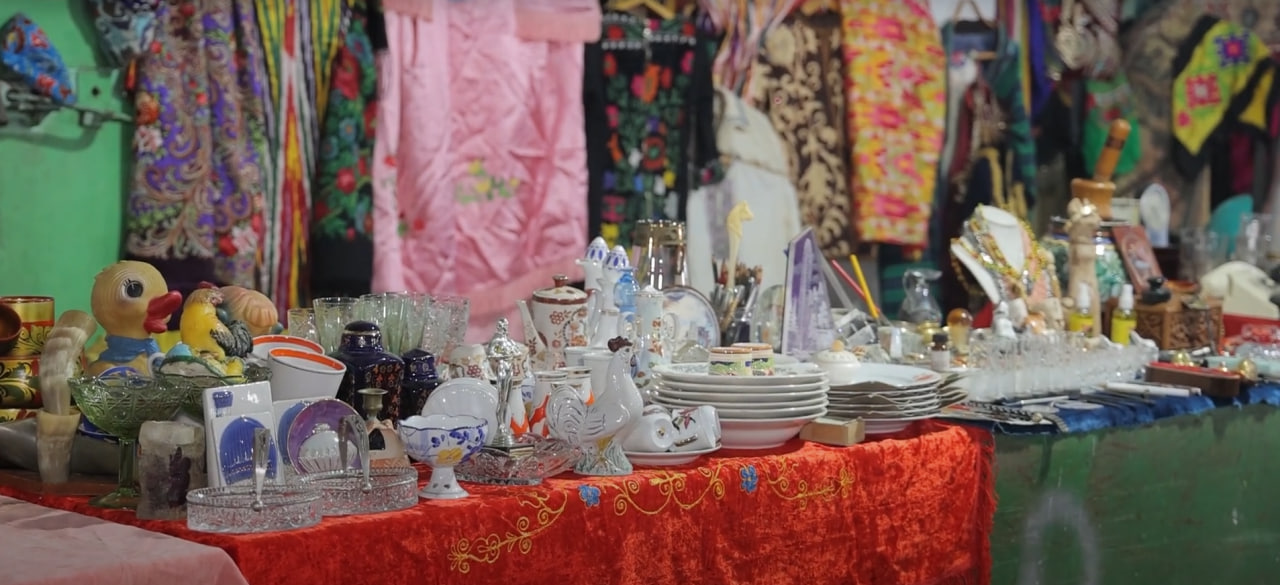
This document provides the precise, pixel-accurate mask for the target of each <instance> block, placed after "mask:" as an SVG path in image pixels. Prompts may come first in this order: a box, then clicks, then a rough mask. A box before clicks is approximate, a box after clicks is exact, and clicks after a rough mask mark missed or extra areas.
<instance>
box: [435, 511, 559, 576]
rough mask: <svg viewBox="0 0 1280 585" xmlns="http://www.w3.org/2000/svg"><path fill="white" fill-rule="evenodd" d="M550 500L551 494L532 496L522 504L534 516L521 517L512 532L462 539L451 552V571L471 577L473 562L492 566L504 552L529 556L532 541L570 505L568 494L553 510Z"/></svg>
mask: <svg viewBox="0 0 1280 585" xmlns="http://www.w3.org/2000/svg"><path fill="white" fill-rule="evenodd" d="M550 500H551V496H550V495H549V494H537V493H534V494H529V495H528V497H527V498H525V499H522V500H521V501H520V505H521V506H527V507H529V508H532V509H533V511H532V514H528V513H526V514H523V515H521V516H520V518H519V519H517V520H516V521H515V524H514V525H512V529H513V530H508V531H507V532H506V533H505V534H499V533H497V532H494V533H492V534H490V535H488V536H485V537H482V538H476V539H470V538H463V539H461V540H459V541H458V542H455V543H454V544H453V547H452V548H450V549H449V570H451V571H457V572H459V573H468V572H470V571H471V563H472V562H477V563H487V564H490V565H492V564H494V563H496V562H497V561H498V558H500V557H501V556H502V553H503V551H504V550H505V551H506V552H508V553H510V552H516V551H519V552H520V554H522V555H527V554H529V551H530V550H532V549H533V539H534V538H536V537H537V536H539V535H541V534H542V533H543V532H546V531H547V529H548V528H550V527H551V525H552V524H555V522H556V520H558V519H560V515H561V514H563V513H564V509H565V506H566V505H567V504H568V503H569V497H568V495H567V494H566V495H565V497H564V500H563V501H561V502H560V504H559V506H553V505H552V504H551V502H550Z"/></svg>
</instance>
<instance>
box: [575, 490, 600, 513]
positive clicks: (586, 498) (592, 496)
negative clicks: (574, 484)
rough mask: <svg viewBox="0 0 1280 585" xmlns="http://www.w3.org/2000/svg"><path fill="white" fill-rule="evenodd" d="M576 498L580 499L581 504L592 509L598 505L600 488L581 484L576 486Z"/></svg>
mask: <svg viewBox="0 0 1280 585" xmlns="http://www.w3.org/2000/svg"><path fill="white" fill-rule="evenodd" d="M578 497H579V498H581V499H582V503H584V504H586V505H587V507H588V508H594V507H596V506H599V505H600V488H598V487H596V486H593V485H587V484H583V485H580V486H578Z"/></svg>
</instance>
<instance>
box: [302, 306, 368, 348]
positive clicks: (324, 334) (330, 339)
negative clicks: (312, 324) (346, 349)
mask: <svg viewBox="0 0 1280 585" xmlns="http://www.w3.org/2000/svg"><path fill="white" fill-rule="evenodd" d="M312 306H313V307H314V308H315V320H316V334H317V337H318V338H319V339H317V341H318V342H319V343H320V345H321V346H323V347H324V351H325V353H334V352H336V351H338V346H339V345H341V344H342V331H343V330H344V329H346V328H347V324H348V323H350V322H352V321H358V320H359V318H358V317H357V315H356V313H357V311H356V308H357V307H358V306H359V300H358V299H354V298H351V297H324V298H320V299H316V300H315V301H313V302H312Z"/></svg>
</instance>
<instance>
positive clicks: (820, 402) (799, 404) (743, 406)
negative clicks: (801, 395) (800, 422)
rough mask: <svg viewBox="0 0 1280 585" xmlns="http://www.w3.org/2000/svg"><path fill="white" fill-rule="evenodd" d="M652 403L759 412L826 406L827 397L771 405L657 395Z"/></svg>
mask: <svg viewBox="0 0 1280 585" xmlns="http://www.w3.org/2000/svg"><path fill="white" fill-rule="evenodd" d="M653 401H654V402H655V403H657V404H662V405H665V406H671V407H674V408H691V407H698V406H703V405H711V406H714V407H716V410H719V411H722V412H723V411H724V410H725V409H730V410H732V409H738V410H753V411H759V412H767V411H777V410H778V409H782V408H806V407H815V406H826V405H827V397H826V396H818V397H815V398H811V399H808V400H800V401H792V402H773V403H763V404H761V403H740V402H735V403H724V402H708V401H706V400H685V399H681V398H671V397H667V396H662V395H657V396H654V397H653Z"/></svg>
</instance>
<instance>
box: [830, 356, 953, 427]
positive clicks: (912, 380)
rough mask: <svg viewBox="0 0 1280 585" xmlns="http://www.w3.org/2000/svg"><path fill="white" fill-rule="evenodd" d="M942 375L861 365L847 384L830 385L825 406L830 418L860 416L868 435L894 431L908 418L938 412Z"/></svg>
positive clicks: (924, 417)
mask: <svg viewBox="0 0 1280 585" xmlns="http://www.w3.org/2000/svg"><path fill="white" fill-rule="evenodd" d="M943 380H944V378H943V376H942V375H940V374H938V373H936V372H933V371H930V370H926V369H923V368H914V367H911V366H898V365H892V364H862V365H861V366H859V368H858V372H857V375H856V376H855V377H854V378H853V379H852V380H850V381H849V382H848V383H847V384H844V385H841V386H832V387H831V390H830V391H829V392H828V393H827V394H828V396H829V398H830V400H831V404H830V405H829V406H828V407H827V410H828V416H830V417H832V418H844V419H854V418H861V419H862V421H863V423H864V424H865V425H866V427H865V429H866V433H867V434H868V435H883V434H888V433H895V432H898V431H901V430H902V429H905V428H907V426H908V425H910V424H911V422H912V421H917V420H924V419H927V418H933V417H935V416H937V415H938V411H939V409H940V408H941V406H942V405H941V403H940V401H939V399H938V389H939V387H940V386H941V385H942V383H943Z"/></svg>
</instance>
